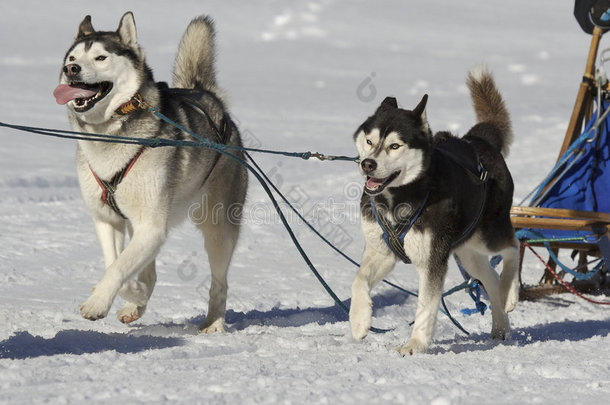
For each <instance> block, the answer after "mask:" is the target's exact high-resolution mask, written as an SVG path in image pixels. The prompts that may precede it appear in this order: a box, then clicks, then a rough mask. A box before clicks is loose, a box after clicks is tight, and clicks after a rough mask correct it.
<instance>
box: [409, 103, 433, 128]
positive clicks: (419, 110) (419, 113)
mask: <svg viewBox="0 0 610 405" xmlns="http://www.w3.org/2000/svg"><path fill="white" fill-rule="evenodd" d="M427 102H428V95H427V94H424V96H423V97H422V99H421V101H420V102H419V104H417V107H415V108H414V109H413V115H415V116H416V117H420V118H421V124H422V129H423V130H424V131H425V132H430V125H428V117H427V115H426V103H427Z"/></svg>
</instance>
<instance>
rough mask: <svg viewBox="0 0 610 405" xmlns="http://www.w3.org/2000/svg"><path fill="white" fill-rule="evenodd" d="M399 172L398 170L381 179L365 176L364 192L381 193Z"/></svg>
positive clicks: (369, 193) (370, 193)
mask: <svg viewBox="0 0 610 405" xmlns="http://www.w3.org/2000/svg"><path fill="white" fill-rule="evenodd" d="M399 174H400V170H399V171H397V172H394V173H392V174H391V175H389V176H388V177H385V178H383V179H379V178H376V177H367V178H366V183H365V184H364V192H365V193H367V194H368V195H376V194H379V193H381V192H382V191H383V190H384V189H385V188H386V186H387V185H388V184H390V183H391V182H392V181H394V179H395V178H396V177H398V175H399Z"/></svg>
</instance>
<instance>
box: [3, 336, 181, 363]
mask: <svg viewBox="0 0 610 405" xmlns="http://www.w3.org/2000/svg"><path fill="white" fill-rule="evenodd" d="M182 342H183V339H180V338H168V337H156V336H131V335H129V334H123V333H100V332H94V331H85V330H66V331H61V332H58V333H57V334H56V335H55V336H54V337H52V338H49V339H45V338H43V337H41V336H33V335H31V334H30V333H29V332H17V333H16V334H14V335H13V336H11V337H9V338H8V339H6V340H4V341H2V342H0V359H27V358H32V357H41V356H54V355H60V354H75V355H80V354H88V353H100V352H106V351H111V350H115V351H117V352H119V353H138V352H141V351H145V350H151V349H164V348H168V347H174V346H180V345H182Z"/></svg>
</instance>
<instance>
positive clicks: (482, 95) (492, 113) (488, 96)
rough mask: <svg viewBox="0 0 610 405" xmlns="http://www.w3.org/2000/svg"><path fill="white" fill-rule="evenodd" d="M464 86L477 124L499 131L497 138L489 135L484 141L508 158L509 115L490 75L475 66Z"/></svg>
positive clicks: (484, 67)
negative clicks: (490, 125)
mask: <svg viewBox="0 0 610 405" xmlns="http://www.w3.org/2000/svg"><path fill="white" fill-rule="evenodd" d="M466 84H467V85H468V89H470V97H471V98H472V104H473V106H474V111H475V113H476V116H477V122H478V123H489V124H492V125H494V126H496V127H497V128H498V129H499V130H500V134H499V136H495V137H493V136H492V135H491V134H490V137H489V138H487V139H486V140H487V141H488V142H489V143H491V144H492V145H494V146H496V147H497V148H498V149H499V150H500V151H501V152H502V154H503V155H504V156H508V150H509V147H510V144H511V143H512V142H513V131H512V127H511V123H510V115H509V113H508V110H507V109H506V105H504V100H503V99H502V95H501V94H500V91H499V90H498V88H497V87H496V83H495V81H494V79H493V77H492V75H491V73H490V72H489V71H488V70H487V67H486V66H484V65H480V66H476V67H474V68H472V69H470V72H468V79H467V81H466Z"/></svg>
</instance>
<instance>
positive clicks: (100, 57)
mask: <svg viewBox="0 0 610 405" xmlns="http://www.w3.org/2000/svg"><path fill="white" fill-rule="evenodd" d="M95 60H96V61H98V62H101V61H103V60H106V57H105V56H104V55H100V56H98V57H97V58H95Z"/></svg>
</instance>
